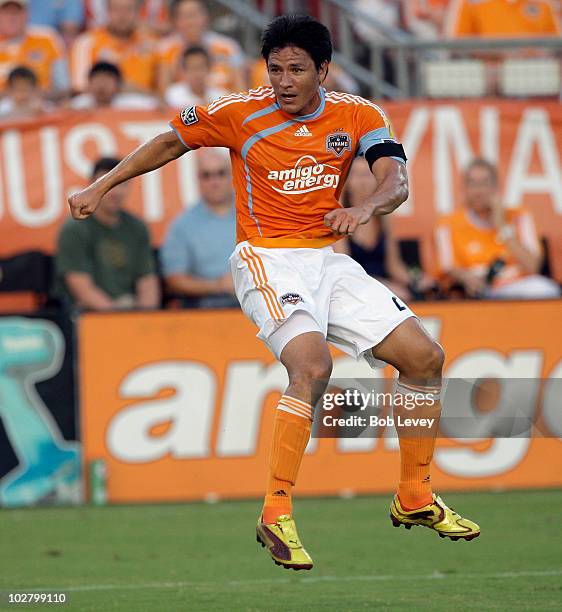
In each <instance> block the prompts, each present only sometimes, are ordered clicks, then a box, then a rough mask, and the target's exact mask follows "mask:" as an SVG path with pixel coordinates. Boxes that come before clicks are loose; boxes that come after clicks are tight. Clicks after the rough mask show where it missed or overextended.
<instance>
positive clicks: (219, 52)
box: [158, 0, 247, 93]
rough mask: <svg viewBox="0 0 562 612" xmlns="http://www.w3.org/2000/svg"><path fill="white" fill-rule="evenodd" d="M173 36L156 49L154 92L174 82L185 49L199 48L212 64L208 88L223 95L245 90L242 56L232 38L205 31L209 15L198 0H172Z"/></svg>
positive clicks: (164, 88) (207, 28) (162, 90)
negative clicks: (156, 73)
mask: <svg viewBox="0 0 562 612" xmlns="http://www.w3.org/2000/svg"><path fill="white" fill-rule="evenodd" d="M172 26H173V32H172V34H170V36H168V37H166V38H165V39H164V40H162V41H161V42H160V43H159V45H158V61H159V67H158V73H159V74H158V89H159V91H160V92H162V93H163V92H164V91H165V90H166V88H167V87H169V85H170V84H171V83H174V82H175V81H176V80H178V73H179V72H180V68H181V66H180V64H181V57H182V53H183V51H184V50H185V49H186V48H188V47H203V48H204V49H205V50H206V51H207V53H208V54H209V56H210V57H211V60H212V68H211V85H212V86H213V87H216V88H219V89H224V90H225V91H239V90H241V89H244V88H245V87H246V81H247V79H246V75H245V74H244V55H243V53H242V49H241V48H240V45H239V44H238V43H237V42H236V41H235V40H234V39H232V38H229V37H228V36H223V35H222V34H218V33H217V32H213V31H212V30H210V29H209V11H208V9H207V7H206V6H205V4H204V3H203V2H201V1H200V0H174V1H173V3H172Z"/></svg>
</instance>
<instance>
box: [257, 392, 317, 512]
mask: <svg viewBox="0 0 562 612" xmlns="http://www.w3.org/2000/svg"><path fill="white" fill-rule="evenodd" d="M311 425H312V407H311V406H310V404H307V403H306V402H303V401H302V400H299V399H296V398H294V397H290V396H288V395H283V397H282V398H281V399H280V400H279V404H278V406H277V410H276V412H275V421H274V426H273V440H272V443H271V455H270V459H269V479H268V483H267V490H266V495H265V500H264V504H263V512H262V516H263V518H262V520H263V522H264V523H274V522H275V521H276V520H277V517H279V516H281V515H282V514H289V515H291V514H292V511H293V504H292V490H293V485H294V484H295V482H296V479H297V474H298V472H299V468H300V464H301V461H302V458H303V455H304V451H305V449H306V445H307V444H308V440H309V438H310V428H311Z"/></svg>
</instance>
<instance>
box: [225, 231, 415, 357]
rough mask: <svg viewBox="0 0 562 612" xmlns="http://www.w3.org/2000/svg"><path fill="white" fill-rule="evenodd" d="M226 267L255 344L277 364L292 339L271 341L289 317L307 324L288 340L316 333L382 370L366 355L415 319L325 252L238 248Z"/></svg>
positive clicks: (344, 260)
mask: <svg viewBox="0 0 562 612" xmlns="http://www.w3.org/2000/svg"><path fill="white" fill-rule="evenodd" d="M230 265H231V270H232V277H233V279H234V287H235V289H236V296H237V297H238V301H239V302H240V305H241V306H242V310H243V311H244V314H245V315H246V316H247V317H248V318H249V319H251V320H252V321H253V322H254V323H255V324H256V325H257V326H258V327H259V332H258V334H257V336H258V338H260V339H261V340H263V341H264V342H265V343H266V344H267V346H268V347H269V348H270V350H271V351H272V352H273V354H274V355H275V357H277V359H279V357H280V354H281V350H282V349H283V347H284V345H285V344H286V343H287V342H288V340H290V339H292V338H291V337H289V338H285V342H284V343H282V344H280V343H279V342H275V343H272V342H271V337H272V335H273V334H274V332H275V331H277V330H280V328H281V327H282V326H283V325H284V324H285V323H286V322H287V321H288V319H289V317H291V315H292V314H293V313H295V312H300V311H304V312H306V313H308V314H309V315H310V317H312V319H313V321H311V320H310V319H309V318H307V319H308V320H309V321H310V325H309V326H308V327H307V326H306V324H304V325H303V324H302V319H303V318H302V317H301V318H300V319H301V324H299V325H298V326H296V327H294V329H293V331H294V333H293V336H292V337H295V336H297V335H299V334H301V333H304V331H319V332H321V333H322V334H323V335H324V337H325V338H326V340H327V341H328V342H330V343H331V344H333V345H334V346H336V347H337V348H339V349H341V350H342V351H344V352H345V353H347V354H348V355H352V356H353V357H355V358H356V359H359V358H360V357H361V356H363V357H365V359H366V360H367V362H368V363H369V365H371V367H380V366H384V365H385V364H384V362H381V361H378V360H375V359H374V358H373V356H372V354H371V351H370V349H371V348H372V347H374V346H376V345H377V344H379V343H380V342H381V341H382V340H383V339H384V338H385V337H386V336H388V334H389V333H390V332H391V331H392V330H393V329H395V328H396V327H397V326H398V325H400V323H402V322H403V321H405V320H406V319H407V318H409V317H412V316H415V315H414V313H413V312H412V311H411V310H410V309H409V308H408V307H407V306H406V305H405V304H403V303H402V302H401V301H400V300H398V298H396V296H395V295H393V294H392V292H391V291H390V290H389V289H388V288H387V287H385V286H384V285H383V284H382V283H380V282H379V281H377V280H375V279H374V278H371V277H370V276H369V275H368V274H367V273H366V272H365V270H364V269H363V268H362V267H361V266H360V265H359V264H358V263H357V262H356V261H354V260H353V259H351V257H348V256H347V255H343V254H341V253H334V250H333V249H332V247H331V246H327V247H323V248H319V249H309V248H290V249H288V248H263V247H253V246H251V245H250V244H249V243H248V242H241V243H239V244H238V245H237V246H236V249H235V250H234V253H233V254H232V255H231V257H230ZM299 316H300V315H299ZM287 328H290V325H287ZM276 336H278V334H276ZM274 337H275V336H274Z"/></svg>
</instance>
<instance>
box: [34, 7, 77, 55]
mask: <svg viewBox="0 0 562 612" xmlns="http://www.w3.org/2000/svg"><path fill="white" fill-rule="evenodd" d="M29 23H31V24H32V25H38V26H48V27H50V28H53V30H58V31H59V32H60V33H61V35H62V38H63V40H64V42H65V44H66V46H67V47H68V48H70V46H71V44H72V42H73V41H74V39H75V38H76V36H78V33H79V32H80V28H81V27H82V25H83V23H84V6H83V3H82V2H80V1H77V0H29Z"/></svg>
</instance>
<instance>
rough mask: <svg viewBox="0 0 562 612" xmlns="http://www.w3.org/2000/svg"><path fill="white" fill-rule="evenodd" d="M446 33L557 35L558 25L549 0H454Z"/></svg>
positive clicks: (457, 34)
mask: <svg viewBox="0 0 562 612" xmlns="http://www.w3.org/2000/svg"><path fill="white" fill-rule="evenodd" d="M447 31H448V34H449V36H451V37H458V36H484V37H488V38H494V37H498V36H507V37H514V38H516V37H524V36H559V35H560V24H559V23H558V19H557V17H556V15H555V13H554V11H553V9H552V5H551V4H550V2H549V0H476V1H475V0H455V1H454V2H453V4H452V6H451V8H450V13H449V16H448V24H447Z"/></svg>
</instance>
